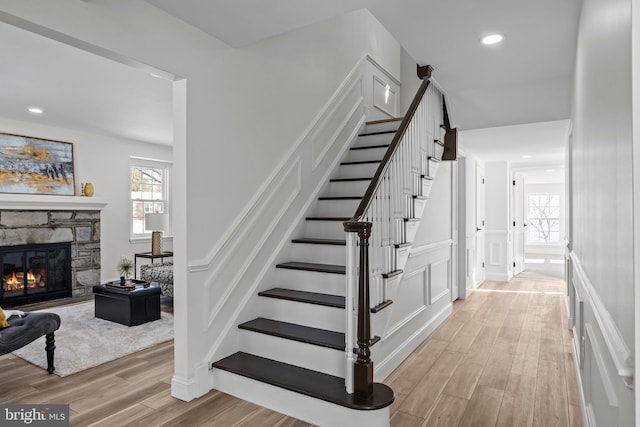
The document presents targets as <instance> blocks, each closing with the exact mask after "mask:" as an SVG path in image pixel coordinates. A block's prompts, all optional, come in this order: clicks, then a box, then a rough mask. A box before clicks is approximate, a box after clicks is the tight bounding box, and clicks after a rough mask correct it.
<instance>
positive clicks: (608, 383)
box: [584, 322, 620, 408]
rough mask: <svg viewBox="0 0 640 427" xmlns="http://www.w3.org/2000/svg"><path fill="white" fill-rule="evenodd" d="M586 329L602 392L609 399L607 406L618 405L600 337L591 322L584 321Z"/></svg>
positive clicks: (616, 406)
mask: <svg viewBox="0 0 640 427" xmlns="http://www.w3.org/2000/svg"><path fill="white" fill-rule="evenodd" d="M584 329H585V331H586V335H587V337H588V338H589V342H590V343H591V354H593V358H594V359H595V361H596V366H597V368H598V372H599V373H600V379H601V380H602V385H603V386H604V392H605V394H606V395H607V400H608V401H609V406H611V407H613V408H619V407H620V400H619V399H618V394H617V393H616V387H615V386H614V385H613V381H612V379H611V376H610V375H609V372H607V365H606V362H605V361H604V359H603V357H602V356H603V355H604V354H605V352H604V350H603V349H602V346H601V345H600V339H599V338H598V335H597V333H596V332H595V331H594V330H593V326H592V325H591V323H588V322H587V323H586V324H585V326H584Z"/></svg>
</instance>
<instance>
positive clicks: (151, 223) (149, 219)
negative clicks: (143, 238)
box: [144, 213, 169, 255]
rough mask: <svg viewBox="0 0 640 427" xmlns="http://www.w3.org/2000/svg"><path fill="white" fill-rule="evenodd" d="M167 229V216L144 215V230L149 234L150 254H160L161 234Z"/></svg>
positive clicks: (161, 214) (156, 214)
mask: <svg viewBox="0 0 640 427" xmlns="http://www.w3.org/2000/svg"><path fill="white" fill-rule="evenodd" d="M168 227H169V215H168V214H163V213H148V214H145V215H144V228H145V230H147V231H153V233H151V254H152V255H160V254H161V253H162V232H163V231H165V230H167V228H168Z"/></svg>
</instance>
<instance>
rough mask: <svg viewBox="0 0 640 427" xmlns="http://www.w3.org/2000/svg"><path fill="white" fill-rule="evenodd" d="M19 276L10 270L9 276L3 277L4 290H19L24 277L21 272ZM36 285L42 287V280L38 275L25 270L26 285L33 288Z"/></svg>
mask: <svg viewBox="0 0 640 427" xmlns="http://www.w3.org/2000/svg"><path fill="white" fill-rule="evenodd" d="M19 276H20V278H18V275H17V274H16V272H15V271H13V272H11V276H7V277H5V278H4V289H5V291H19V290H20V289H23V288H24V283H23V282H22V280H23V279H22V278H23V277H24V276H23V274H22V273H20V274H19ZM37 286H40V287H44V282H43V280H42V277H41V276H40V275H38V276H36V275H35V274H33V273H32V272H31V271H28V272H27V287H28V288H35V287H37Z"/></svg>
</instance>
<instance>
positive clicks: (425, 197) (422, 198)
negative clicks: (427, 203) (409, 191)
mask: <svg viewBox="0 0 640 427" xmlns="http://www.w3.org/2000/svg"><path fill="white" fill-rule="evenodd" d="M413 198H414V199H416V200H427V199H428V197H427V196H417V195H415V196H413Z"/></svg>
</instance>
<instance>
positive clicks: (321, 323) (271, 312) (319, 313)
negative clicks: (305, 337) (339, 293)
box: [260, 297, 344, 333]
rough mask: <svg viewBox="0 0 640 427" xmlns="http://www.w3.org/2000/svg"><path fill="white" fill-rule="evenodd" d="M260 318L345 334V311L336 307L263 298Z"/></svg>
mask: <svg viewBox="0 0 640 427" xmlns="http://www.w3.org/2000/svg"><path fill="white" fill-rule="evenodd" d="M260 317H264V318H267V319H271V320H278V321H281V322H288V323H295V324H297V325H303V326H310V327H312V328H319V329H327V330H329V331H335V332H342V333H344V309H341V308H336V307H327V306H323V305H317V304H309V303H304V302H298V301H288V300H283V299H277V298H267V297H261V298H260Z"/></svg>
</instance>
